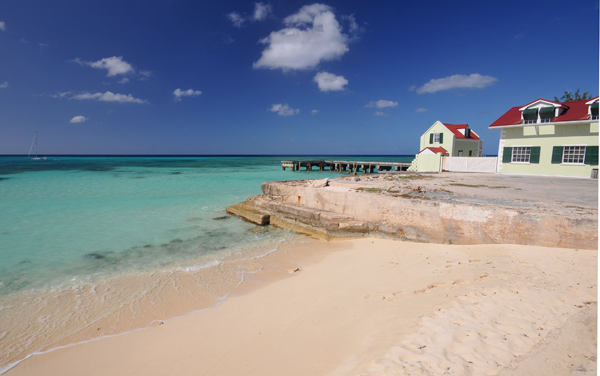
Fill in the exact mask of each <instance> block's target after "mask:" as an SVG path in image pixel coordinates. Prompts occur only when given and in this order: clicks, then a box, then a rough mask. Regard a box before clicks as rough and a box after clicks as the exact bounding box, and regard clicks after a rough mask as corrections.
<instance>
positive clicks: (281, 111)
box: [269, 103, 300, 116]
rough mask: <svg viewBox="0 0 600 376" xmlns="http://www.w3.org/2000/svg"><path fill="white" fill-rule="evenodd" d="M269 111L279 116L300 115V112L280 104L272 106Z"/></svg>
mask: <svg viewBox="0 0 600 376" xmlns="http://www.w3.org/2000/svg"><path fill="white" fill-rule="evenodd" d="M269 111H271V112H276V113H277V115H279V116H292V115H296V114H299V113H300V110H298V109H293V108H291V107H290V106H288V105H287V104H281V103H278V104H274V105H272V106H271V109H270V110H269Z"/></svg>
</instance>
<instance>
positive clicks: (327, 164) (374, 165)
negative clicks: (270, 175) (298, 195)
mask: <svg viewBox="0 0 600 376" xmlns="http://www.w3.org/2000/svg"><path fill="white" fill-rule="evenodd" d="M410 165H411V163H410V162H360V161H319V160H314V161H281V169H282V170H283V171H285V169H286V168H291V169H292V171H300V170H301V169H302V168H304V169H306V171H307V172H310V171H311V170H312V169H313V167H315V168H318V169H319V172H322V171H325V170H327V169H329V172H334V171H336V172H346V171H347V172H348V173H349V174H356V173H358V172H360V171H361V170H362V172H363V173H365V174H372V173H373V172H375V170H377V172H380V171H406V170H407V169H408V167H410Z"/></svg>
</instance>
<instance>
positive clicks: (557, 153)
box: [552, 146, 563, 164]
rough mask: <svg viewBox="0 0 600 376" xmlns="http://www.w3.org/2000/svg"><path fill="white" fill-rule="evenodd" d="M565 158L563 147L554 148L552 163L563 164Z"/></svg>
mask: <svg viewBox="0 0 600 376" xmlns="http://www.w3.org/2000/svg"><path fill="white" fill-rule="evenodd" d="M562 157H563V147H562V146H554V147H553V148H552V163H553V164H557V163H562Z"/></svg>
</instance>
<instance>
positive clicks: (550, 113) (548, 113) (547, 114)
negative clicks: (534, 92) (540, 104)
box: [540, 107, 554, 119]
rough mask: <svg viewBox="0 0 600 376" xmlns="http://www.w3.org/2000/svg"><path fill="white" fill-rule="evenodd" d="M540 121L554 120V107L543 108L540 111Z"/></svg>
mask: <svg viewBox="0 0 600 376" xmlns="http://www.w3.org/2000/svg"><path fill="white" fill-rule="evenodd" d="M540 117H541V118H542V119H554V107H544V108H541V109H540Z"/></svg>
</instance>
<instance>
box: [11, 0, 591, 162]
mask: <svg viewBox="0 0 600 376" xmlns="http://www.w3.org/2000/svg"><path fill="white" fill-rule="evenodd" d="M598 31H599V29H598V1H590V0H580V1H571V2H565V1H552V0H550V1H548V0H546V1H467V0H465V1H461V0H457V1H432V0H421V1H398V0H396V1H386V0H381V1H375V2H366V1H362V2H359V1H339V0H336V1H325V2H310V1H294V0H291V1H279V0H278V1H263V2H252V1H214V2H205V1H179V0H149V1H141V0H119V1H114V0H102V1H97V0H86V1H80V0H78V1H71V0H55V1H41V0H2V1H1V2H0V154H26V153H27V152H28V150H29V146H30V143H31V140H32V137H33V134H34V132H35V131H37V132H38V138H39V149H40V153H41V154H361V155H368V154H386V155H387V154H390V155H403V154H415V153H416V152H418V151H419V150H418V147H419V137H420V135H421V134H422V133H423V132H424V131H425V130H427V128H429V126H431V125H432V124H433V123H434V122H435V121H436V120H440V121H442V122H447V123H451V124H458V123H468V124H469V125H470V126H471V128H472V129H474V130H475V132H477V133H478V134H479V135H480V136H481V138H482V139H483V140H484V154H488V155H495V154H496V153H497V149H498V139H499V134H498V131H497V130H488V129H487V127H488V126H489V124H491V123H492V122H493V121H494V120H496V119H497V118H498V117H500V116H501V115H502V114H503V113H504V112H506V111H507V110H508V109H509V108H510V107H513V106H518V105H523V104H526V103H529V102H531V101H533V100H535V99H537V98H540V97H541V98H547V99H553V98H554V96H559V97H560V96H561V95H562V93H563V92H564V91H565V90H573V91H575V90H576V89H577V88H581V90H582V91H590V92H592V93H593V95H594V96H596V95H598Z"/></svg>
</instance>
